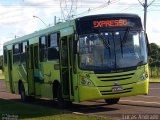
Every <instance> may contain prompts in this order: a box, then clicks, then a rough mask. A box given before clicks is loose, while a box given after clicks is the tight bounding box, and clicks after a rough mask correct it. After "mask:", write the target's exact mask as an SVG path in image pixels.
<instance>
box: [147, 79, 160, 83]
mask: <svg viewBox="0 0 160 120" xmlns="http://www.w3.org/2000/svg"><path fill="white" fill-rule="evenodd" d="M149 82H157V83H158V82H160V78H150V79H149Z"/></svg>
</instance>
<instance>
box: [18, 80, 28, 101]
mask: <svg viewBox="0 0 160 120" xmlns="http://www.w3.org/2000/svg"><path fill="white" fill-rule="evenodd" d="M19 88H20V89H19V90H20V91H19V92H20V96H21V101H22V102H27V96H26V93H25V89H24V85H23V83H21V84H20V85H19Z"/></svg>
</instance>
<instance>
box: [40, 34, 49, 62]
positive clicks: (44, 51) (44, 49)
mask: <svg viewBox="0 0 160 120" xmlns="http://www.w3.org/2000/svg"><path fill="white" fill-rule="evenodd" d="M39 52H40V61H41V62H42V61H46V58H47V37H46V36H42V37H40V51H39Z"/></svg>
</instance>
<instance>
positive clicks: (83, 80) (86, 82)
mask: <svg viewBox="0 0 160 120" xmlns="http://www.w3.org/2000/svg"><path fill="white" fill-rule="evenodd" d="M80 84H81V85H84V86H94V85H93V83H92V81H91V80H90V79H89V78H87V77H85V76H81V77H80Z"/></svg>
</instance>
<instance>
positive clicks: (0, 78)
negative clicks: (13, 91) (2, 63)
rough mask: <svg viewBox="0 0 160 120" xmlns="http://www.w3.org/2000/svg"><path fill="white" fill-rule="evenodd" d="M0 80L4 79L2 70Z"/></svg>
mask: <svg viewBox="0 0 160 120" xmlns="http://www.w3.org/2000/svg"><path fill="white" fill-rule="evenodd" d="M0 80H4V74H3V72H2V70H0Z"/></svg>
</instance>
